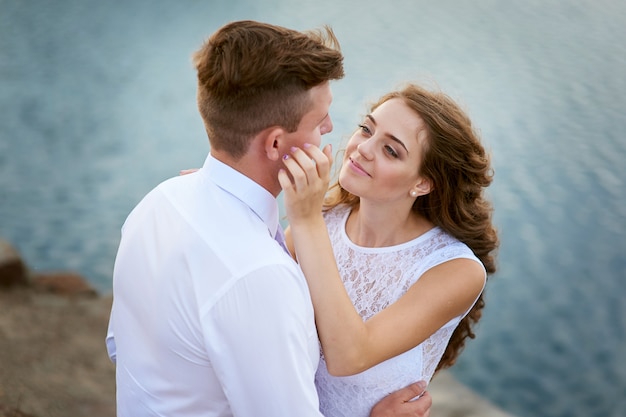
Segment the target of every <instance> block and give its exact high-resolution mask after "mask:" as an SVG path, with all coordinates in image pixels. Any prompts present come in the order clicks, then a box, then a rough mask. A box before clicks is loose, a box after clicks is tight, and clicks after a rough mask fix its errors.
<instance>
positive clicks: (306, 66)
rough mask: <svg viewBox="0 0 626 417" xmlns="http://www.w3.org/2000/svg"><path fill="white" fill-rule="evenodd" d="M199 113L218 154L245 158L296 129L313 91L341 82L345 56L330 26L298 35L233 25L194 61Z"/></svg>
mask: <svg viewBox="0 0 626 417" xmlns="http://www.w3.org/2000/svg"><path fill="white" fill-rule="evenodd" d="M193 62H194V65H195V67H196V69H197V71H198V96H197V99H198V109H199V111H200V114H201V116H202V119H203V121H204V125H205V127H206V131H207V134H208V136H209V141H210V143H211V147H212V148H213V149H219V150H223V151H226V152H228V153H229V154H230V155H231V156H233V157H235V158H240V157H241V156H243V155H244V154H245V152H246V151H247V149H248V145H249V141H250V139H251V138H252V137H253V136H254V135H256V134H257V133H259V132H261V131H262V130H263V129H266V128H268V127H271V126H280V127H282V128H284V129H285V130H287V131H288V132H293V131H295V130H297V128H298V124H299V123H300V120H301V119H302V116H303V115H304V114H305V113H306V112H307V111H308V110H310V108H311V106H312V102H311V100H310V96H309V90H310V89H311V88H312V87H315V86H317V85H320V84H322V83H324V82H326V81H330V80H337V79H340V78H342V77H343V75H344V72H343V56H342V54H341V52H340V49H339V42H338V41H337V38H336V37H335V35H334V33H333V32H332V30H331V29H330V28H329V27H324V28H323V30H317V31H308V32H298V31H295V30H291V29H287V28H284V27H280V26H274V25H270V24H266V23H261V22H255V21H238V22H232V23H229V24H227V25H225V26H223V27H222V28H220V29H219V30H218V31H217V32H215V33H214V34H213V35H212V36H211V37H210V38H209V39H208V41H207V42H205V43H204V45H203V46H202V47H201V48H200V49H199V50H198V51H197V52H196V53H195V54H194V55H193Z"/></svg>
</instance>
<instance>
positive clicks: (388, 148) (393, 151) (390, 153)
mask: <svg viewBox="0 0 626 417" xmlns="http://www.w3.org/2000/svg"><path fill="white" fill-rule="evenodd" d="M385 152H387V153H388V154H389V155H391V156H393V157H394V158H397V157H398V152H396V150H395V149H393V148H392V147H391V146H389V145H385Z"/></svg>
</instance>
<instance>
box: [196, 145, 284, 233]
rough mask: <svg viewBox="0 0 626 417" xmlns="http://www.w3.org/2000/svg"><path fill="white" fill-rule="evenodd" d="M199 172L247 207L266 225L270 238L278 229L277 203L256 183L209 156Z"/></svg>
mask: <svg viewBox="0 0 626 417" xmlns="http://www.w3.org/2000/svg"><path fill="white" fill-rule="evenodd" d="M201 172H202V173H203V175H205V176H207V177H208V178H209V179H210V180H211V181H212V182H214V183H215V184H216V185H217V186H218V187H220V188H221V189H223V190H224V191H226V192H227V193H229V194H231V195H232V196H234V197H235V198H237V199H239V200H240V201H241V202H242V203H244V204H245V205H247V206H248V207H249V208H250V210H252V211H253V212H254V213H255V214H256V215H257V216H258V217H259V218H260V219H261V220H262V221H263V222H264V223H265V224H266V225H267V228H268V230H269V232H270V234H271V236H272V237H274V235H275V233H276V230H277V228H278V202H277V201H276V198H275V197H274V196H273V195H272V194H271V193H270V192H269V191H267V190H266V189H265V188H263V187H261V186H260V185H259V184H258V183H257V182H255V181H253V180H252V179H250V178H249V177H247V176H245V175H243V174H242V173H241V172H239V171H237V170H235V169H234V168H232V167H231V166H229V165H226V164H225V163H223V162H221V161H219V160H217V159H215V158H214V157H213V156H212V155H211V154H209V155H208V156H207V158H206V160H205V161H204V165H203V167H202V170H201Z"/></svg>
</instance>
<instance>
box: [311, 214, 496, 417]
mask: <svg viewBox="0 0 626 417" xmlns="http://www.w3.org/2000/svg"><path fill="white" fill-rule="evenodd" d="M349 212H350V210H349V208H347V207H346V206H338V207H335V208H334V209H333V210H331V211H329V212H328V213H326V214H325V219H326V225H327V226H328V231H329V233H330V238H331V241H332V242H333V250H334V253H335V258H336V260H337V264H338V267H339V273H340V274H341V277H342V279H343V282H344V284H345V286H346V289H347V291H348V294H349V295H350V298H351V299H352V302H353V303H354V305H355V307H356V309H357V311H358V312H359V314H360V315H361V317H363V320H367V319H369V318H370V317H372V316H373V315H375V314H376V313H378V312H379V311H381V310H382V309H384V308H385V307H387V306H388V305H389V304H392V303H393V302H395V301H396V300H398V299H399V298H400V297H401V296H402V295H403V294H404V293H405V292H406V291H407V290H408V288H409V287H410V286H411V285H413V284H414V283H415V282H416V281H417V280H418V279H419V278H420V276H421V275H422V274H423V273H424V272H425V271H426V270H428V269H429V268H432V267H434V266H436V265H438V264H440V263H442V262H445V261H448V260H451V259H455V258H469V259H474V260H476V261H477V262H480V261H479V260H478V258H477V257H476V256H475V255H474V254H473V252H472V251H471V250H470V249H469V247H467V246H466V245H465V244H463V243H461V242H459V241H458V240H456V239H455V238H453V237H452V236H450V235H449V234H447V233H446V232H444V231H443V230H441V229H440V228H438V227H435V228H434V229H431V230H430V231H428V232H427V233H425V234H423V235H422V236H420V237H418V238H416V239H414V240H412V241H410V242H406V243H403V244H401V245H397V246H390V247H384V248H365V247H360V246H357V245H355V244H354V243H352V242H351V241H350V239H349V238H348V236H347V234H346V232H345V225H346V220H347V218H348V214H349ZM481 265H482V264H481ZM485 276H486V275H485ZM468 312H469V309H468ZM465 314H467V313H465ZM463 316H464V315H462V316H459V317H457V318H455V319H453V320H451V321H450V322H448V323H447V324H446V325H445V326H443V327H442V328H441V329H439V330H438V331H437V332H436V333H435V334H433V335H432V336H431V337H429V338H428V339H427V340H426V341H424V342H423V343H422V344H421V345H419V346H417V347H415V348H413V349H411V350H409V351H408V352H405V353H403V354H401V355H399V356H396V357H394V358H391V359H389V360H387V361H385V362H383V363H380V364H378V365H376V366H374V367H372V368H370V369H368V370H366V371H364V372H362V373H360V374H357V375H352V376H348V377H336V376H332V375H330V374H329V373H328V370H327V368H326V362H325V361H324V356H323V355H322V357H321V359H320V364H319V367H318V370H317V375H316V377H315V383H316V386H317V390H318V392H319V396H320V410H321V411H322V414H324V416H326V417H339V416H346V417H367V416H369V413H370V410H371V408H372V406H373V405H374V404H376V403H377V402H378V401H379V400H380V399H382V398H383V397H384V396H386V395H387V394H389V393H391V392H393V391H395V390H398V389H400V388H403V387H405V386H407V385H409V384H410V383H412V382H416V381H419V380H425V381H430V378H431V377H432V375H433V373H434V371H435V368H436V366H437V364H438V363H439V360H440V359H441V356H442V355H443V352H444V350H445V348H446V346H447V344H448V340H449V339H450V336H451V335H452V332H453V331H454V329H455V328H456V326H457V325H458V323H459V321H460V320H461V319H462V317H463Z"/></svg>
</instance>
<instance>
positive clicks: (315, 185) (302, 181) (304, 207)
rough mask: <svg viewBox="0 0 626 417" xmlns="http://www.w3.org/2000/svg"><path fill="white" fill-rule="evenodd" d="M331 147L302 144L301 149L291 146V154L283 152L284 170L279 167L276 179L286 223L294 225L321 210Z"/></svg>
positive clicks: (318, 213)
mask: <svg viewBox="0 0 626 417" xmlns="http://www.w3.org/2000/svg"><path fill="white" fill-rule="evenodd" d="M331 153H332V147H331V145H326V146H325V147H324V150H323V151H322V150H320V149H319V148H318V147H317V146H313V145H309V144H304V146H303V147H302V149H300V148H292V149H291V155H285V156H284V157H283V162H284V164H285V167H286V168H287V169H286V170H282V169H281V170H280V172H279V173H278V181H279V182H280V186H281V187H282V189H283V192H284V203H285V211H286V212H287V218H288V219H289V224H290V226H291V227H292V229H293V227H294V226H297V225H298V224H299V223H300V222H306V221H308V220H311V219H312V218H318V217H320V216H321V213H322V204H323V203H324V197H325V196H326V192H327V190H328V183H329V182H330V167H331V165H332V155H331Z"/></svg>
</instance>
